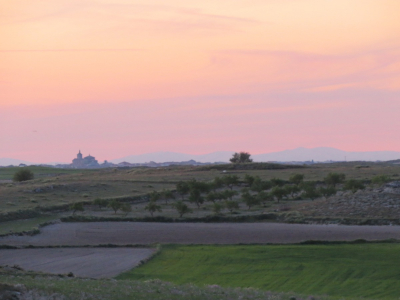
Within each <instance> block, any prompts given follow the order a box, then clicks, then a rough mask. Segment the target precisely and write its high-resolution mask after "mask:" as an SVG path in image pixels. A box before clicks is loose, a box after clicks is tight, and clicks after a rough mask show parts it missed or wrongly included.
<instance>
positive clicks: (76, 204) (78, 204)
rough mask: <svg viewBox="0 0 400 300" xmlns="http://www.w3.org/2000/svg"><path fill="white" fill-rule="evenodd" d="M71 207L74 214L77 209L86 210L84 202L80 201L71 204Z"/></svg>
mask: <svg viewBox="0 0 400 300" xmlns="http://www.w3.org/2000/svg"><path fill="white" fill-rule="evenodd" d="M70 209H71V210H72V215H74V214H75V213H76V212H77V211H84V208H83V204H82V203H78V202H77V203H73V204H71V206H70Z"/></svg>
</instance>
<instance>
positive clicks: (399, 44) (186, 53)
mask: <svg viewBox="0 0 400 300" xmlns="http://www.w3.org/2000/svg"><path fill="white" fill-rule="evenodd" d="M399 12H400V1H398V0H336V1H321V0H296V1H294V0H262V1H261V0H254V1H240V0H230V1H225V0H224V1H210V0H204V1H183V0H182V1H181V0H171V1H156V0H146V1H144V0H143V1H141V0H137V1H136V0H130V1H127V0H126V1H124V0H114V1H111V0H88V1H85V0H79V1H78V0H68V1H67V0H57V1H51V0H42V1H28V0H13V1H6V0H0V41H1V43H0V137H1V143H0V157H9V158H18V159H23V160H27V161H31V162H53V161H64V162H68V161H70V160H71V159H72V158H73V157H74V156H75V155H76V152H77V151H78V150H79V149H81V150H82V152H83V153H84V154H89V153H90V154H92V155H94V156H96V158H98V159H99V160H104V159H108V160H110V159H114V158H119V157H123V156H127V155H131V154H140V153H146V152H155V151H176V152H185V153H192V154H202V153H208V152H214V151H221V150H229V151H240V150H246V151H249V152H251V153H254V154H256V153H266V152H272V151H280V150H285V149H290V148H296V147H300V146H302V147H310V148H311V147H320V146H327V147H336V148H340V149H343V150H348V151H375V150H393V151H400V134H399V130H398V128H399V127H400V126H399V125H400V117H399V115H400V114H399V112H400V97H399V96H400V19H399V18H398V13H399Z"/></svg>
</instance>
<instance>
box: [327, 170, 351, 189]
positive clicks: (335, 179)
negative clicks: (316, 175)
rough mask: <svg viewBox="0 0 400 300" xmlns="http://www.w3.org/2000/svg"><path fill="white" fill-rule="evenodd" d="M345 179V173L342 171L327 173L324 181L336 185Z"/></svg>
mask: <svg viewBox="0 0 400 300" xmlns="http://www.w3.org/2000/svg"><path fill="white" fill-rule="evenodd" d="M345 179H346V175H345V174H343V173H329V174H328V175H327V176H326V177H325V178H324V181H325V183H326V184H327V185H331V186H333V187H336V185H337V184H340V183H343V182H344V181H345Z"/></svg>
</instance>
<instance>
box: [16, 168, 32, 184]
mask: <svg viewBox="0 0 400 300" xmlns="http://www.w3.org/2000/svg"><path fill="white" fill-rule="evenodd" d="M34 177H35V176H34V174H33V172H32V171H31V170H29V169H27V168H23V169H21V170H19V171H17V172H15V174H14V176H13V180H14V181H16V182H21V181H27V180H32V179H33V178H34Z"/></svg>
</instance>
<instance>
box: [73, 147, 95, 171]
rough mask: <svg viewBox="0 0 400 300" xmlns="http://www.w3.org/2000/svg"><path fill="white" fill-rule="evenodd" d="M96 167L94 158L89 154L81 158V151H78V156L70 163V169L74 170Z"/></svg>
mask: <svg viewBox="0 0 400 300" xmlns="http://www.w3.org/2000/svg"><path fill="white" fill-rule="evenodd" d="M98 166H99V163H98V161H97V160H96V158H95V157H93V156H91V155H90V154H89V156H86V157H83V156H82V153H81V150H79V153H78V155H77V156H76V158H75V159H74V160H73V161H72V167H74V168H95V167H98Z"/></svg>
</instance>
